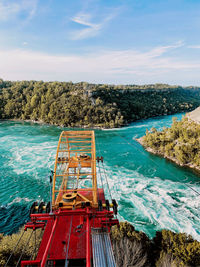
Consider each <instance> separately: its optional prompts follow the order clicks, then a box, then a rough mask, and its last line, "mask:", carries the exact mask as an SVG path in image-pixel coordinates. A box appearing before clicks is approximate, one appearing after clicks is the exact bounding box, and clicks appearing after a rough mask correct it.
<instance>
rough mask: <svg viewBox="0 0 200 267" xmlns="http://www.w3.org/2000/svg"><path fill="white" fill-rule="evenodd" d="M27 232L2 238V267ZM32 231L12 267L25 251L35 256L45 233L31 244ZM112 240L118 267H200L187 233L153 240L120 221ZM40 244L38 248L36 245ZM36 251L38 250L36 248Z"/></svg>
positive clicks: (198, 251)
mask: <svg viewBox="0 0 200 267" xmlns="http://www.w3.org/2000/svg"><path fill="white" fill-rule="evenodd" d="M23 231H24V229H23V228H21V229H20V231H19V232H18V233H15V234H12V235H5V236H3V235H0V266H4V265H5V263H6V261H7V259H8V257H9V256H10V254H11V253H12V251H13V250H14V248H15V246H16V244H17V242H18V240H19V238H20V237H21V234H22V233H23ZM31 231H32V230H27V231H26V232H25V233H24V235H23V237H22V239H21V241H20V243H19V246H18V247H17V249H16V250H15V251H14V254H13V256H12V258H11V261H10V262H9V265H8V266H15V265H16V264H17V262H18V260H19V258H20V255H21V253H22V251H23V249H24V251H23V257H22V259H23V260H29V259H30V258H33V259H34V257H35V255H36V252H37V251H38V248H39V245H40V242H41V237H42V233H43V231H42V230H41V229H38V230H36V243H35V232H33V235H32V237H31V239H30V242H29V243H28V245H27V244H26V243H27V240H28V238H29V236H30V233H31ZM111 239H112V245H113V251H114V256H115V259H116V264H117V267H127V266H132V267H134V266H135V267H136V266H137V267H151V266H152V267H154V266H156V267H164V266H166V267H167V266H171V267H172V266H173V267H181V266H187V267H190V266H191V267H195V266H200V242H198V241H196V240H194V239H192V237H191V236H188V235H186V234H184V233H179V234H177V233H174V232H172V231H169V230H162V231H161V232H157V233H156V236H155V237H154V239H153V240H150V239H149V238H148V237H147V236H146V235H145V234H144V233H143V232H138V231H136V230H135V229H134V227H133V226H132V225H131V224H129V223H128V222H120V224H119V226H113V227H112V229H111ZM35 244H36V245H35ZM35 248H36V249H35Z"/></svg>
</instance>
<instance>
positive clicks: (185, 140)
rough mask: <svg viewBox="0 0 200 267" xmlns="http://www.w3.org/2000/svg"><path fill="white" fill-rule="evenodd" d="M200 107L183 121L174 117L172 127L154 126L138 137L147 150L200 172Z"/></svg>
mask: <svg viewBox="0 0 200 267" xmlns="http://www.w3.org/2000/svg"><path fill="white" fill-rule="evenodd" d="M199 114H200V108H197V109H196V110H194V111H192V112H191V113H188V114H186V116H184V117H183V118H182V119H181V121H177V120H176V118H175V117H174V118H173V123H172V126H171V127H170V128H166V127H164V128H163V129H162V131H157V130H156V129H155V128H152V129H151V131H148V130H147V131H146V135H144V136H142V137H141V138H138V139H136V141H138V142H139V143H140V144H141V145H142V146H143V147H144V148H145V149H146V151H148V152H150V153H152V154H155V155H158V156H161V157H164V158H166V159H167V160H170V161H172V162H174V163H176V164H177V165H179V166H181V167H186V168H190V169H192V170H194V171H196V172H197V173H198V174H199V173H200V159H199V158H200V154H199V153H200V152H199V151H200V141H199V140H200V124H199V121H200V117H199Z"/></svg>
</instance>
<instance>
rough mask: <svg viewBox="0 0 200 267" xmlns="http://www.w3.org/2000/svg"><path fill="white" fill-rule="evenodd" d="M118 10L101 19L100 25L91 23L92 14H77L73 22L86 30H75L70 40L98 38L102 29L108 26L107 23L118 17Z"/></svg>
mask: <svg viewBox="0 0 200 267" xmlns="http://www.w3.org/2000/svg"><path fill="white" fill-rule="evenodd" d="M116 10H117V9H116ZM116 10H114V11H113V12H112V14H109V15H104V17H103V18H102V19H101V21H100V22H99V23H96V22H92V21H91V20H92V15H91V14H88V13H82V12H81V13H79V14H77V15H76V16H75V17H73V18H72V19H71V20H72V21H73V22H75V23H77V24H79V25H81V26H83V27H84V29H81V30H75V31H73V32H71V34H70V38H71V39H72V40H80V39H85V38H88V37H93V36H96V35H97V34H98V33H99V32H100V31H101V29H102V28H103V27H104V26H105V25H106V23H107V22H108V21H110V20H111V19H113V18H114V17H115V16H116V14H117V13H116Z"/></svg>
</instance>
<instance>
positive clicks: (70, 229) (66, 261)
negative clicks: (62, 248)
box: [65, 215, 73, 267]
mask: <svg viewBox="0 0 200 267" xmlns="http://www.w3.org/2000/svg"><path fill="white" fill-rule="evenodd" d="M72 220H73V215H72V217H71V222H70V228H69V237H68V242H67V253H66V259H65V267H67V266H68V260H67V259H68V253H69V243H70V238H71V231H72Z"/></svg>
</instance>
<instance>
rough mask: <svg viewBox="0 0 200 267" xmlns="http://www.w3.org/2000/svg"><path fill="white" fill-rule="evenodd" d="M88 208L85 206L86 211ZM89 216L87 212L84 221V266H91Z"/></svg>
mask: <svg viewBox="0 0 200 267" xmlns="http://www.w3.org/2000/svg"><path fill="white" fill-rule="evenodd" d="M88 211H89V209H88V208H87V213H89V212H88ZM90 241H91V240H90V218H89V214H88V215H87V221H86V267H90V266H91V256H90V251H91V248H90Z"/></svg>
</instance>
